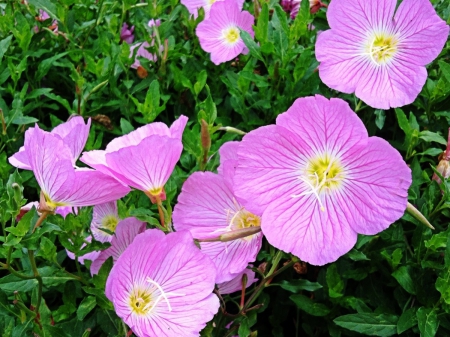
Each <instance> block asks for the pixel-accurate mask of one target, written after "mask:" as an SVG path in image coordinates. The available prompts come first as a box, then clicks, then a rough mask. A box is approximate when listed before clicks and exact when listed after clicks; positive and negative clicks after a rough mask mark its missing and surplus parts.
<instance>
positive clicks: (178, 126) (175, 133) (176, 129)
mask: <svg viewBox="0 0 450 337" xmlns="http://www.w3.org/2000/svg"><path fill="white" fill-rule="evenodd" d="M187 122H188V118H187V117H186V116H184V115H181V116H180V117H178V119H177V120H175V122H173V123H172V125H171V126H170V129H169V130H170V136H171V137H172V138H175V139H178V140H181V138H182V137H183V131H184V128H185V127H186V123H187Z"/></svg>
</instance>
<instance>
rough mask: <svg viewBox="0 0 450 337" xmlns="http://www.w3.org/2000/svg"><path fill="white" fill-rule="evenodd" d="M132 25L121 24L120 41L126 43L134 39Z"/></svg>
mask: <svg viewBox="0 0 450 337" xmlns="http://www.w3.org/2000/svg"><path fill="white" fill-rule="evenodd" d="M133 32H134V26H131V28H128V25H127V24H126V23H124V24H123V26H122V30H121V31H120V41H124V42H126V43H128V44H131V43H133V41H134V35H133Z"/></svg>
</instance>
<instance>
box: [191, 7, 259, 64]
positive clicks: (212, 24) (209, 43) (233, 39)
mask: <svg viewBox="0 0 450 337" xmlns="http://www.w3.org/2000/svg"><path fill="white" fill-rule="evenodd" d="M241 8H242V6H239V4H238V3H237V2H236V1H235V0H224V1H217V2H215V3H214V4H213V5H212V6H211V12H210V16H209V18H208V19H205V20H203V21H202V22H200V23H199V24H198V26H197V29H196V34H197V36H198V38H199V41H200V46H201V47H202V49H203V50H204V51H206V52H208V53H211V61H212V62H213V63H214V64H216V65H218V64H220V63H223V62H226V61H230V60H232V59H234V58H235V57H236V56H238V55H239V54H241V53H242V54H247V53H248V48H247V47H246V46H245V44H244V41H243V40H242V38H241V33H240V30H245V31H246V32H247V33H249V34H250V36H251V37H252V38H253V37H254V32H253V28H252V25H253V23H254V17H253V15H251V14H250V13H249V12H247V11H242V10H241Z"/></svg>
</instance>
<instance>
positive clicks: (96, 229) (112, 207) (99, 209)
mask: <svg viewBox="0 0 450 337" xmlns="http://www.w3.org/2000/svg"><path fill="white" fill-rule="evenodd" d="M119 221H120V218H119V214H118V213H117V200H114V201H110V202H107V203H104V204H99V205H95V206H94V210H93V212H92V222H91V232H92V235H93V236H94V238H95V240H97V241H100V242H111V240H112V238H113V236H112V235H111V234H109V233H107V232H105V231H104V230H102V229H107V230H108V231H109V232H111V233H114V232H115V231H116V227H117V224H118V223H119Z"/></svg>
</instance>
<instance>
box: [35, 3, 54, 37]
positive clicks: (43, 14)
mask: <svg viewBox="0 0 450 337" xmlns="http://www.w3.org/2000/svg"><path fill="white" fill-rule="evenodd" d="M48 19H50V15H48V13H47V12H46V11H44V10H42V9H40V10H39V15H38V16H37V17H36V20H37V21H40V22H42V21H45V20H48ZM48 28H49V29H50V30H53V31H54V32H55V33H56V32H58V21H56V20H53V21H52V24H51V26H49V27H48ZM34 31H35V33H38V32H39V27H38V26H35V27H34Z"/></svg>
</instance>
